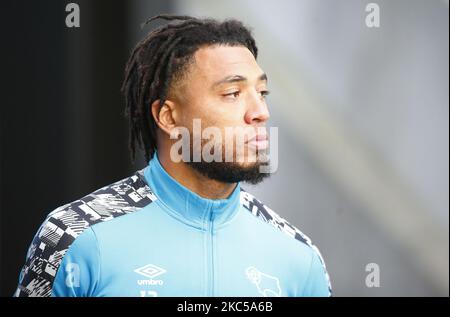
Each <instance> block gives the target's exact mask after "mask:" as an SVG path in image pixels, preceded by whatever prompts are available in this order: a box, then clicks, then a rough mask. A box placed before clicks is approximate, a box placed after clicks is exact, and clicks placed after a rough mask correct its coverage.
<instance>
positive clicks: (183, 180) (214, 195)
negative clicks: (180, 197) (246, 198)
mask: <svg viewBox="0 0 450 317" xmlns="http://www.w3.org/2000/svg"><path fill="white" fill-rule="evenodd" d="M158 158H159V161H160V163H161V165H162V166H163V167H164V169H165V170H166V171H167V173H168V174H169V175H170V176H172V177H173V178H174V179H175V180H176V181H177V182H179V183H180V184H181V185H183V186H185V187H186V188H188V189H189V190H191V191H193V192H194V193H196V194H197V195H199V196H200V197H203V198H207V199H226V198H228V197H229V196H230V195H231V193H232V192H233V190H234V189H235V188H236V183H222V182H219V181H216V180H213V179H210V178H208V177H206V176H204V175H202V174H200V173H199V172H198V171H196V170H194V169H193V168H192V167H190V166H189V165H188V164H186V163H184V162H182V161H181V162H179V163H175V162H173V161H172V160H171V159H170V154H169V152H168V151H158Z"/></svg>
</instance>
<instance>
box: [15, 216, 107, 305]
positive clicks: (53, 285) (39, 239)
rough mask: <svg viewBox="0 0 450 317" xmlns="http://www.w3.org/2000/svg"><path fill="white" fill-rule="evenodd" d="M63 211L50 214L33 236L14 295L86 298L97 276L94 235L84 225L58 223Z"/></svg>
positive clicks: (96, 254)
mask: <svg viewBox="0 0 450 317" xmlns="http://www.w3.org/2000/svg"><path fill="white" fill-rule="evenodd" d="M64 212H65V211H60V210H56V211H55V212H52V213H51V214H49V216H48V217H47V218H46V220H45V221H44V222H43V224H42V225H41V227H40V228H39V230H38V231H37V233H36V235H35V236H34V238H33V241H32V242H31V244H30V246H29V248H28V252H27V256H26V260H25V264H24V266H23V268H22V270H21V272H20V275H19V283H18V286H17V290H16V292H15V293H14V296H16V297H50V296H52V295H53V296H77V295H83V294H85V295H88V292H87V291H89V290H91V289H92V287H91V286H90V285H91V284H92V281H91V280H90V278H91V277H92V276H94V275H95V274H96V272H95V271H96V270H97V267H98V259H99V257H98V252H97V244H96V239H95V235H94V233H93V231H92V229H91V228H90V227H88V228H86V227H84V225H83V226H82V227H77V228H75V227H69V226H67V225H66V224H65V223H64V222H63V221H62V220H61V218H62V217H61V215H64ZM70 263H74V264H70ZM76 272H79V273H80V276H79V279H78V277H77V275H76V274H77V273H76ZM74 274H75V275H74ZM88 279H89V282H88V281H87V280H88ZM70 281H73V282H74V283H72V284H70ZM77 281H79V283H77ZM66 282H67V283H66ZM88 284H89V286H88ZM67 285H72V286H70V287H69V286H67ZM76 285H80V287H78V288H77V287H75V286H76Z"/></svg>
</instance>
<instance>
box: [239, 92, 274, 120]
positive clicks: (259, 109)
mask: <svg viewBox="0 0 450 317" xmlns="http://www.w3.org/2000/svg"><path fill="white" fill-rule="evenodd" d="M247 105H248V108H247V112H246V113H245V122H246V123H247V124H255V123H264V122H266V121H267V120H269V118H270V113H269V109H268V108H267V104H266V101H265V99H264V98H261V96H259V94H257V93H255V95H254V96H253V95H252V96H251V97H249V100H248V103H247Z"/></svg>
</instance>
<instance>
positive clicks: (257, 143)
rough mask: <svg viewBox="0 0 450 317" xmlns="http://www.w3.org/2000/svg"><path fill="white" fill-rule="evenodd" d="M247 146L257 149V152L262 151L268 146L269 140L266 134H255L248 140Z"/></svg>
mask: <svg viewBox="0 0 450 317" xmlns="http://www.w3.org/2000/svg"><path fill="white" fill-rule="evenodd" d="M247 144H248V145H250V146H253V147H255V148H257V149H258V150H264V149H266V148H267V147H268V146H269V139H268V137H267V134H257V135H255V136H254V137H253V138H251V139H250V140H248V141H247Z"/></svg>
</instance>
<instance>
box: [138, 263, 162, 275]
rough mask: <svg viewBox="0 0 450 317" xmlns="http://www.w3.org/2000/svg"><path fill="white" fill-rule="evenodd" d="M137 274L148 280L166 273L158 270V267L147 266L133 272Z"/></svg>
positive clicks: (160, 269)
mask: <svg viewBox="0 0 450 317" xmlns="http://www.w3.org/2000/svg"><path fill="white" fill-rule="evenodd" d="M134 272H136V273H137V274H140V275H143V276H145V277H148V278H154V277H157V276H159V275H161V274H164V273H166V272H167V271H166V270H165V269H163V268H160V267H159V266H156V265H154V264H147V265H145V266H143V267H140V268H138V269H136V270H134Z"/></svg>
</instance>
